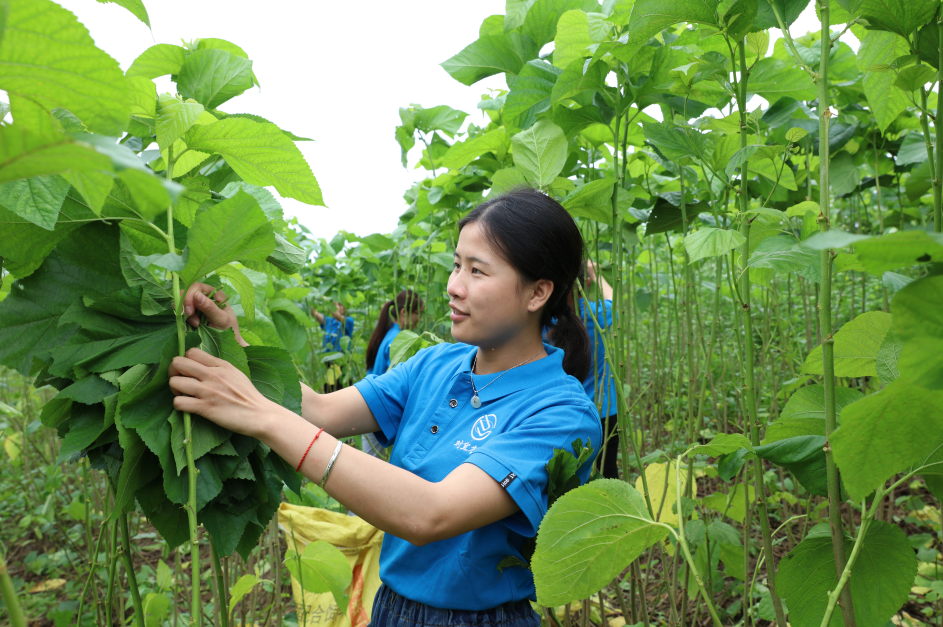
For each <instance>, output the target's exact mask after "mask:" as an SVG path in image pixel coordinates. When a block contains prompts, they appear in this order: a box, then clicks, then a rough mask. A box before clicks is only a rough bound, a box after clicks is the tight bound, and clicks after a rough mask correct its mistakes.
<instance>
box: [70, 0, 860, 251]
mask: <svg viewBox="0 0 943 627" xmlns="http://www.w3.org/2000/svg"><path fill="white" fill-rule="evenodd" d="M58 1H59V3H60V4H61V5H62V6H64V7H65V8H67V9H69V10H70V11H72V12H73V13H75V14H76V16H77V17H78V18H79V21H81V22H82V23H83V24H84V25H85V26H86V28H88V30H89V32H90V33H91V35H92V38H93V39H94V40H95V43H96V44H97V45H98V46H99V47H100V48H102V49H104V50H105V51H106V52H108V53H109V54H110V55H111V56H112V57H114V58H115V59H116V60H117V61H118V63H119V64H120V65H121V68H122V69H124V70H127V69H128V67H129V66H130V65H131V63H132V62H133V61H134V59H135V58H136V57H137V56H138V55H139V54H141V53H142V52H143V51H144V50H145V49H147V48H148V47H150V46H151V45H153V44H154V43H172V44H179V43H180V42H181V40H192V39H196V38H200V37H218V38H221V39H226V40H229V41H231V42H233V43H235V44H237V45H239V46H241V47H242V48H243V49H244V50H245V51H246V52H247V53H248V55H249V58H250V59H252V60H253V63H254V64H253V70H254V71H255V74H256V76H258V78H259V81H260V83H261V84H262V88H261V90H259V89H254V90H251V91H249V92H246V93H245V94H243V95H241V96H238V97H236V98H234V99H233V100H231V101H229V102H227V103H226V104H224V105H222V107H221V108H222V109H223V110H224V111H227V112H229V113H254V114H256V115H260V116H262V117H264V118H267V119H269V120H271V121H272V122H274V123H275V124H278V125H279V126H281V127H282V128H284V129H288V130H290V131H291V132H293V133H295V134H296V135H299V136H302V137H310V138H313V139H314V140H315V141H313V142H299V143H298V144H297V145H298V147H299V148H300V149H301V151H302V153H303V154H304V156H305V158H306V159H307V161H308V164H309V165H310V166H311V169H312V171H313V172H314V175H315V176H316V177H317V179H318V182H319V183H320V185H321V190H322V191H323V193H324V201H325V203H326V204H327V208H324V207H311V206H308V205H305V204H303V203H300V202H298V201H295V200H292V199H284V200H283V201H282V205H283V207H284V208H285V213H286V214H287V215H289V216H297V217H298V220H299V221H300V222H301V223H302V224H304V225H305V226H306V227H307V228H308V229H310V230H311V231H312V232H313V233H314V235H315V236H316V237H325V238H328V239H329V238H331V237H333V235H334V234H335V233H337V231H339V230H346V231H351V232H353V233H356V234H358V235H369V234H370V233H377V232H381V233H389V232H390V231H392V230H393V229H394V228H395V227H396V223H397V219H398V218H399V215H400V214H401V213H402V212H403V211H404V210H405V208H406V205H405V202H404V201H403V192H404V191H405V190H406V189H407V188H408V187H409V186H410V185H411V184H412V183H413V182H414V181H417V180H421V179H423V178H425V170H415V169H413V166H415V164H416V162H417V161H418V159H419V156H420V148H419V147H416V148H414V149H413V151H412V152H410V164H409V169H408V170H407V169H404V168H403V166H402V165H401V163H400V148H399V144H397V143H396V141H395V139H394V138H393V132H394V129H395V127H396V126H398V125H399V123H400V119H399V107H401V106H408V105H409V104H410V103H417V104H420V105H422V106H424V107H433V106H436V105H440V104H446V105H449V106H451V107H453V108H456V109H460V110H462V111H465V112H467V113H469V114H470V115H469V117H468V118H466V119H467V120H470V121H473V122H475V123H479V124H481V123H482V122H483V120H484V117H483V113H482V112H480V111H479V110H478V109H477V108H476V105H477V103H478V101H479V100H480V96H481V94H483V93H487V91H488V89H489V88H495V89H497V88H506V84H505V82H504V76H503V75H498V76H492V77H489V78H487V79H485V80H483V81H480V82H478V83H476V84H475V85H473V86H471V87H466V86H465V85H462V84H461V83H459V82H458V81H455V80H453V79H452V77H450V76H449V75H448V74H447V73H446V72H445V70H443V69H442V68H441V67H440V66H439V63H441V62H443V61H445V60H446V59H448V58H449V57H450V56H452V55H453V54H455V53H457V52H458V51H460V50H461V49H462V48H463V47H465V46H466V45H467V44H469V43H471V42H472V41H474V40H475V39H477V38H478V27H479V26H480V25H481V22H482V20H484V19H485V18H486V17H488V16H489V15H494V14H503V13H504V0H476V1H475V2H471V3H458V2H447V1H444V0H399V1H397V2H380V1H378V0H373V1H372V2H369V3H360V4H355V5H351V4H348V3H344V2H324V1H323V0H316V1H311V0H308V1H305V0H269V2H265V3H262V4H260V3H256V2H253V3H249V2H238V1H236V0H229V1H227V2H222V1H219V0H216V1H213V2H210V1H209V0H186V1H184V0H159V1H153V0H151V1H150V2H148V0H145V4H146V6H147V10H148V14H149V15H150V20H151V25H152V27H153V37H152V34H151V32H149V31H148V29H147V27H146V26H145V25H144V24H142V23H141V22H139V21H138V20H137V19H136V18H135V17H134V16H132V15H131V14H130V13H128V12H127V11H125V10H124V9H122V8H120V7H119V6H117V5H115V4H99V3H97V2H92V1H91V0H58ZM813 5H814V3H810V5H809V8H808V9H807V10H806V12H805V13H803V15H802V16H801V17H800V18H799V19H798V20H797V21H796V23H795V24H793V26H792V29H791V31H792V33H793V34H794V35H796V36H799V35H801V34H803V33H805V32H806V31H808V30H812V29H817V28H818V26H819V24H818V20H817V19H816V17H815V12H814V10H813V8H812V7H813ZM778 35H779V31H778V30H774V31H772V32H771V33H770V39H771V40H772V41H775V39H777V38H778ZM843 40H845V38H844V37H843ZM772 41H771V43H770V45H771V46H772ZM849 43H852V42H849ZM855 43H856V42H855ZM855 43H852V47H853V48H855V49H857V45H855ZM156 82H157V87H158V91H159V92H163V91H170V90H171V89H172V84H171V83H170V81H169V78H166V77H165V78H163V79H158V80H157V81H156ZM420 146H421V143H420ZM273 191H274V190H273Z"/></svg>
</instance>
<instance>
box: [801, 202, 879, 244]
mask: <svg viewBox="0 0 943 627" xmlns="http://www.w3.org/2000/svg"><path fill="white" fill-rule="evenodd" d="M815 210H816V211H818V210H819V209H818V205H816V209H815ZM863 239H868V236H867V235H857V234H855V233H848V232H846V231H842V230H841V229H830V230H828V231H825V232H824V233H816V234H815V235H813V236H811V237H810V238H809V239H807V240H805V241H803V242H802V246H803V248H811V249H812V250H826V249H829V248H847V247H849V246H853V245H854V244H855V243H857V242H860V241H861V240H863Z"/></svg>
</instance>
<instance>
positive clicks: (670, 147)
mask: <svg viewBox="0 0 943 627" xmlns="http://www.w3.org/2000/svg"><path fill="white" fill-rule="evenodd" d="M636 6H638V5H636ZM642 130H643V132H644V133H645V139H647V140H648V141H649V143H651V144H652V145H653V146H655V148H657V149H658V150H659V151H660V152H661V153H662V154H663V155H664V156H665V157H667V158H668V159H670V160H672V161H680V160H681V159H684V158H687V157H690V158H692V159H700V160H702V161H707V162H708V163H709V162H710V154H711V145H710V140H709V139H708V138H707V137H706V136H705V135H703V134H702V133H700V132H698V131H696V130H695V129H693V128H690V127H685V126H679V125H678V124H675V123H674V122H672V121H666V122H663V123H654V122H652V123H650V122H643V123H642Z"/></svg>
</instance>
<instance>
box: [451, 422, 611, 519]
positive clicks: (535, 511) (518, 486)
mask: <svg viewBox="0 0 943 627" xmlns="http://www.w3.org/2000/svg"><path fill="white" fill-rule="evenodd" d="M577 438H581V439H582V440H583V442H584V443H586V442H592V444H593V448H594V449H595V450H594V452H593V459H595V457H596V452H597V451H598V449H599V443H600V442H601V441H602V428H601V427H600V421H599V417H598V416H597V415H596V413H595V410H594V409H592V408H590V407H587V406H585V405H563V406H555V407H551V408H547V409H545V410H543V411H540V412H538V413H537V414H534V415H533V416H531V417H529V418H527V419H526V420H524V421H523V423H522V424H521V425H520V426H518V427H517V428H515V429H512V430H510V431H505V432H504V433H501V434H498V435H496V436H494V437H493V438H489V439H488V440H487V441H486V442H485V443H484V444H482V445H481V446H479V447H478V448H477V449H476V450H475V451H474V452H473V453H472V454H471V455H469V457H468V463H470V464H474V465H475V466H478V467H479V468H481V469H482V470H484V471H485V472H486V473H488V474H489V475H491V477H492V478H493V479H494V480H495V481H497V482H498V483H500V484H501V486H502V487H503V488H505V489H506V490H507V491H508V494H510V495H511V498H513V499H514V501H515V502H516V503H517V505H518V506H519V507H520V508H521V511H520V512H517V513H516V514H514V515H512V516H509V517H508V518H507V519H505V521H504V523H505V524H506V525H507V527H508V528H509V529H510V530H511V531H514V532H516V533H519V534H521V535H523V536H526V537H533V536H535V535H536V534H537V528H538V527H539V526H540V521H541V520H543V517H544V515H545V514H546V513H547V484H548V482H549V480H550V476H549V474H548V473H547V462H549V461H550V459H551V458H552V457H553V454H554V449H564V450H567V451H571V452H572V443H573V441H574V440H576V439H577ZM591 469H592V459H591V460H590V461H588V462H586V463H585V464H584V465H583V466H582V467H581V468H580V471H579V473H578V474H579V477H580V480H581V481H582V482H585V481H586V480H587V479H588V477H589V473H590V471H591Z"/></svg>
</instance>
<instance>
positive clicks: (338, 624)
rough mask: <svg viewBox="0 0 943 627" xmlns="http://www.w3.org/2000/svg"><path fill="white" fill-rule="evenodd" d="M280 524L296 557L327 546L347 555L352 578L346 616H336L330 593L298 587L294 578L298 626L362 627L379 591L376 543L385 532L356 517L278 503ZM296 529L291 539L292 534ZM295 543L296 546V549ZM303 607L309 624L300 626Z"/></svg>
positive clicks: (378, 565) (380, 542)
mask: <svg viewBox="0 0 943 627" xmlns="http://www.w3.org/2000/svg"><path fill="white" fill-rule="evenodd" d="M278 526H279V528H281V530H282V532H283V533H284V534H285V539H286V540H287V542H288V548H289V549H294V550H295V551H297V552H298V553H301V552H302V551H304V550H305V547H307V546H308V545H309V544H311V543H312V542H316V541H318V540H324V541H325V542H330V543H331V544H333V545H334V546H336V547H337V548H338V549H340V551H341V553H343V554H344V555H346V556H347V560H348V561H349V562H350V567H351V570H353V578H352V579H351V582H350V587H349V588H348V589H347V591H346V592H347V596H349V597H350V605H349V607H348V609H347V614H346V615H344V614H341V613H340V612H338V607H337V603H335V602H334V597H333V596H332V595H331V593H330V592H326V593H323V594H315V593H313V592H305V591H303V590H302V589H301V585H300V584H299V583H298V580H297V579H295V578H294V577H292V579H291V590H292V594H293V595H294V597H295V606H296V608H297V611H298V621H299V622H298V624H299V626H300V627H312V626H315V625H316V626H317V627H366V625H367V623H369V622H370V616H371V614H372V613H373V597H374V596H376V593H377V590H378V589H379V588H380V545H381V544H383V532H382V531H380V530H379V529H377V528H376V527H374V526H373V525H371V524H370V523H368V522H366V521H364V520H363V519H362V518H360V517H359V516H347V515H346V514H339V513H337V512H331V511H328V510H326V509H320V508H318V507H302V506H300V505H291V504H289V503H282V504H281V507H279V509H278ZM293 530H294V539H292V531H293ZM295 540H297V542H298V546H295ZM302 604H303V605H304V606H305V607H306V609H307V622H305V623H302V622H301V621H302V617H303V615H304V612H303V611H302Z"/></svg>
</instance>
